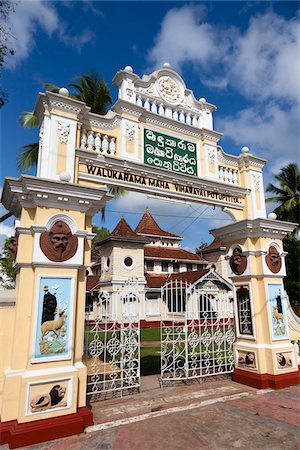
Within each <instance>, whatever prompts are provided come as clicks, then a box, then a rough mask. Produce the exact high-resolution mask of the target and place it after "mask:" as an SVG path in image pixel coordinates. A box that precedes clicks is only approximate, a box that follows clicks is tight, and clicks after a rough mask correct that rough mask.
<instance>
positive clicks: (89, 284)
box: [86, 275, 100, 291]
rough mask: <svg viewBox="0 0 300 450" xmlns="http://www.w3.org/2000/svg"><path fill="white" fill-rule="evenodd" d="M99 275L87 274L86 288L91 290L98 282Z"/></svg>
mask: <svg viewBox="0 0 300 450" xmlns="http://www.w3.org/2000/svg"><path fill="white" fill-rule="evenodd" d="M99 279H100V277H99V276H98V275H88V276H87V277H86V290H87V291H92V290H93V289H95V288H96V287H97V285H98V283H99Z"/></svg>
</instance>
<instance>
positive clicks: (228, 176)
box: [219, 166, 238, 184]
mask: <svg viewBox="0 0 300 450" xmlns="http://www.w3.org/2000/svg"><path fill="white" fill-rule="evenodd" d="M219 180H220V181H221V182H222V183H230V184H238V171H237V169H232V168H230V167H224V166H219Z"/></svg>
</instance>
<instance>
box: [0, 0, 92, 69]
mask: <svg viewBox="0 0 300 450" xmlns="http://www.w3.org/2000/svg"><path fill="white" fill-rule="evenodd" d="M7 26H8V28H9V29H10V36H9V37H8V41H7V45H8V47H10V48H13V49H14V50H15V54H14V55H13V56H8V57H7V59H6V65H7V67H9V68H14V67H16V66H17V65H18V64H19V62H20V61H22V60H24V59H26V58H27V57H28V56H29V54H30V52H31V50H32V49H33V48H34V47H35V46H37V45H38V41H35V36H36V33H37V31H38V30H42V31H43V32H45V33H46V34H47V35H48V36H49V37H52V36H53V35H54V34H55V35H57V36H58V38H59V40H60V41H62V42H63V43H65V44H66V45H68V46H71V47H73V48H75V49H76V50H78V51H80V50H81V48H82V46H83V45H85V44H86V43H88V42H90V41H91V40H92V37H94V33H93V32H92V31H90V30H89V29H85V30H83V31H82V32H81V33H79V34H77V35H74V36H72V35H70V34H69V33H68V30H67V25H66V24H65V23H63V22H62V20H61V19H60V17H59V15H58V12H57V9H56V8H55V6H54V4H52V3H51V2H50V1H43V0H29V1H28V0H20V1H19V2H16V5H15V8H14V11H12V12H11V13H10V15H9V18H8V24H7Z"/></svg>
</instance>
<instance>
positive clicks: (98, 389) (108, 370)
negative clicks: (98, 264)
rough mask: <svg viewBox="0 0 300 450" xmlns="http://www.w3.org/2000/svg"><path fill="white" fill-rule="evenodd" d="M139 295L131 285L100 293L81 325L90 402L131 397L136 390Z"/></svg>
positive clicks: (138, 364)
mask: <svg viewBox="0 0 300 450" xmlns="http://www.w3.org/2000/svg"><path fill="white" fill-rule="evenodd" d="M139 305H140V293H139V292H138V290H137V289H136V286H135V285H134V284H133V283H126V285H125V286H124V287H123V288H122V289H121V290H119V291H116V292H105V291H102V292H100V294H99V297H98V301H97V302H94V304H93V307H92V310H91V311H87V313H86V321H85V351H84V356H85V358H84V360H85V363H86V365H87V371H88V379H87V395H88V396H91V397H92V399H93V400H96V399H97V400H99V399H105V398H109V397H112V396H117V395H119V396H122V395H123V394H124V393H132V392H134V391H136V390H138V389H139V386H140V323H139Z"/></svg>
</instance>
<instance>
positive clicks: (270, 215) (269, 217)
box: [268, 212, 277, 220]
mask: <svg viewBox="0 0 300 450" xmlns="http://www.w3.org/2000/svg"><path fill="white" fill-rule="evenodd" d="M268 219H272V220H276V219H277V215H276V214H275V213H274V212H270V213H269V214H268Z"/></svg>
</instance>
